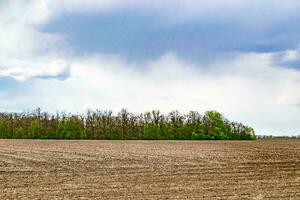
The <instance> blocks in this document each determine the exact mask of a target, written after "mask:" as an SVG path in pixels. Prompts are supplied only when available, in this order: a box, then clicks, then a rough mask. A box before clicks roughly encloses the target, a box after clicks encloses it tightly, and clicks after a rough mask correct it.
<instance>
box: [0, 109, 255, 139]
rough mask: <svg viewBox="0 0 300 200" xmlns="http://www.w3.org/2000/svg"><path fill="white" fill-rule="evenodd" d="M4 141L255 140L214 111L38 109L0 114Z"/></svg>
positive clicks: (251, 131)
mask: <svg viewBox="0 0 300 200" xmlns="http://www.w3.org/2000/svg"><path fill="white" fill-rule="evenodd" d="M0 138H3V139H92V140H103V139H111V140H135V139H142V140H158V139H159V140H254V139H256V136H255V132H254V129H253V128H251V127H249V126H246V125H244V124H242V123H237V122H231V121H229V120H228V119H226V118H225V117H224V116H223V115H222V114H221V113H219V112H217V111H207V112H206V113H205V114H204V115H201V114H200V113H199V112H197V111H190V112H189V113H186V114H181V113H180V112H178V111H173V112H170V113H169V114H163V113H161V112H160V111H156V110H153V111H151V112H146V113H143V114H135V113H130V112H128V111H127V110H126V109H122V110H121V111H120V112H119V113H117V114H113V112H112V111H101V110H96V111H92V110H88V111H87V112H86V113H85V114H82V115H79V114H77V115H72V114H66V113H65V112H57V113H56V114H50V113H48V112H42V111H41V109H40V108H38V109H36V110H34V111H32V112H23V113H7V112H5V113H4V112H2V113H0Z"/></svg>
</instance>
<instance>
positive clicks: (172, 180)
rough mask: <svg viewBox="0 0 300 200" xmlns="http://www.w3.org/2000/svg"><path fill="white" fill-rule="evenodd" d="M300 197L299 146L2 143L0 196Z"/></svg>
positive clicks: (281, 142)
mask: <svg viewBox="0 0 300 200" xmlns="http://www.w3.org/2000/svg"><path fill="white" fill-rule="evenodd" d="M268 198H269V199H300V141H299V140H259V141H50V140H47V141H46V140H45V141H39V140H0V199H268Z"/></svg>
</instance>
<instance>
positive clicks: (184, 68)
mask: <svg viewBox="0 0 300 200" xmlns="http://www.w3.org/2000/svg"><path fill="white" fill-rule="evenodd" d="M271 64H272V60H271V56H270V55H260V54H246V55H240V56H238V57H236V58H235V59H233V60H230V61H228V62H226V63H224V64H222V65H221V64H215V65H213V66H211V67H210V68H209V70H207V69H203V68H201V66H194V65H192V64H190V63H189V62H187V61H184V60H182V59H180V58H178V57H177V56H175V55H173V54H166V55H164V56H162V57H161V58H160V59H158V60H155V61H152V62H149V63H145V65H147V71H146V72H145V71H144V72H141V71H136V68H137V66H136V65H138V63H126V62H124V61H122V60H120V59H118V58H114V57H105V56H101V55H99V56H94V57H85V58H78V59H74V60H73V61H72V62H71V76H70V78H68V79H67V80H64V81H61V80H55V79H50V80H44V79H35V80H32V81H31V87H30V90H31V93H30V95H29V96H28V95H24V94H18V96H17V97H16V98H15V99H14V100H13V101H11V102H10V104H11V105H18V106H19V109H23V108H34V107H35V106H37V105H39V106H41V107H42V108H43V109H46V110H50V111H53V112H54V111H55V110H57V109H58V110H67V111H71V112H82V111H84V110H85V109H87V108H94V109H95V108H99V109H113V110H114V111H119V110H120V109H121V108H123V107H126V108H128V109H129V110H130V111H133V112H143V111H146V110H151V109H160V110H162V111H163V112H169V111H171V110H174V109H178V110H180V111H183V112H185V111H189V110H199V111H201V112H204V111H206V110H209V109H217V110H219V111H221V112H223V113H225V114H226V116H227V117H228V118H230V119H232V120H237V121H242V122H244V123H247V124H249V125H252V126H254V127H255V129H256V130H257V132H258V133H272V134H287V133H294V134H295V133H299V132H300V130H299V126H298V122H297V119H299V117H300V108H299V103H300V92H299V89H298V88H300V72H299V71H297V70H294V69H287V68H280V67H273V66H272V65H271ZM45 88H46V90H45ZM24 93H26V94H27V93H28V92H27V91H24ZM37 96H38V97H39V98H35V97H37Z"/></svg>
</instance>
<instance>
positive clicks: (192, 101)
mask: <svg viewBox="0 0 300 200" xmlns="http://www.w3.org/2000/svg"><path fill="white" fill-rule="evenodd" d="M299 10H300V1H298V0H287V1H284V2H283V1H282V0H264V1H259V0H243V1H240V0H210V1H206V0H163V1H162V0H126V1H124V0H0V111H23V110H31V109H34V108H36V107H41V108H42V109H43V110H48V111H50V112H55V111H56V110H66V111H69V112H75V113H77V112H84V111H85V110H86V109H87V108H91V109H96V108H98V109H104V110H107V109H111V110H113V111H119V110H120V109H121V108H128V109H129V110H130V111H132V112H144V111H148V110H152V109H159V110H161V111H163V112H169V111H171V110H174V109H177V110H179V111H181V112H187V111H189V110H197V111H199V112H201V113H204V112H205V111H206V110H212V109H213V110H218V111H220V112H222V113H223V114H224V115H225V116H226V117H227V118H229V119H230V120H234V121H241V122H243V123H245V124H248V125H250V126H253V127H254V128H255V130H256V132H257V133H258V134H274V135H282V134H299V133H300V71H299V70H300V45H299V44H300V26H299V21H300V12H299Z"/></svg>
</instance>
